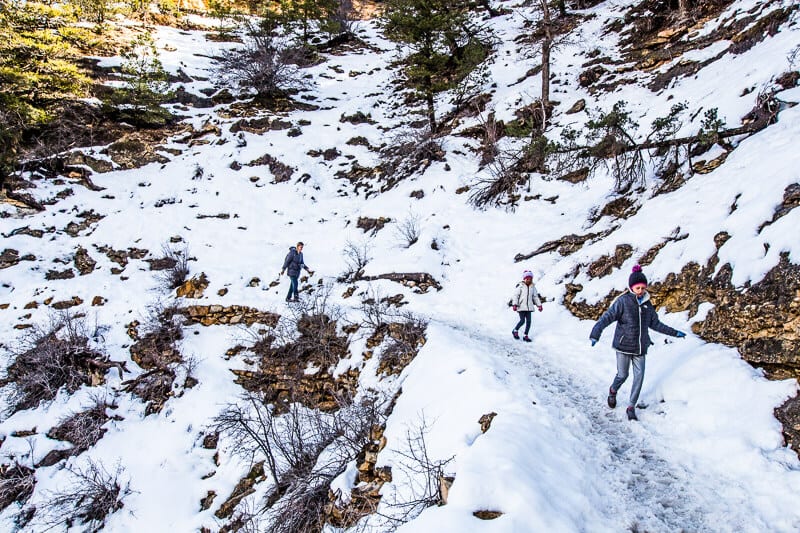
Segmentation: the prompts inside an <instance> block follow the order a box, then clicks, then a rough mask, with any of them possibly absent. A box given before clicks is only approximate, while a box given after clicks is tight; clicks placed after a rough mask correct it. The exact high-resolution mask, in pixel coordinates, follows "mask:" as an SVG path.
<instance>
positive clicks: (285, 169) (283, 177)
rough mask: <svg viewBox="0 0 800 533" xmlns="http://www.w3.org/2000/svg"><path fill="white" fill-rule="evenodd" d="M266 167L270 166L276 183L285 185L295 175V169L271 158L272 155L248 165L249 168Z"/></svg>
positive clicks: (265, 155) (262, 157)
mask: <svg viewBox="0 0 800 533" xmlns="http://www.w3.org/2000/svg"><path fill="white" fill-rule="evenodd" d="M262 165H266V166H269V171H270V172H271V173H272V175H273V176H275V183H283V182H286V181H289V180H290V179H291V178H292V174H294V169H293V168H292V167H290V166H289V165H286V164H284V163H281V162H280V161H278V160H277V159H276V158H274V157H273V156H271V155H270V154H264V155H262V156H261V157H259V158H258V159H254V160H253V161H250V162H249V163H247V166H249V167H255V166H262Z"/></svg>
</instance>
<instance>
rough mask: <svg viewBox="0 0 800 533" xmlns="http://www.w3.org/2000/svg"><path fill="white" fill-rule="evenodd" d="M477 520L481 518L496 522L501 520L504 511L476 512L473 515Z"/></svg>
mask: <svg viewBox="0 0 800 533" xmlns="http://www.w3.org/2000/svg"><path fill="white" fill-rule="evenodd" d="M472 515H473V516H474V517H475V518H480V519H481V520H494V519H495V518H500V517H501V516H503V512H502V511H475V512H474V513H472Z"/></svg>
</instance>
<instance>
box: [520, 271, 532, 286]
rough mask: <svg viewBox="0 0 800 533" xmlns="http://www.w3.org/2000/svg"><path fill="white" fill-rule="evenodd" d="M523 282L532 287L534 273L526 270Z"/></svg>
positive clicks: (523, 274)
mask: <svg viewBox="0 0 800 533" xmlns="http://www.w3.org/2000/svg"><path fill="white" fill-rule="evenodd" d="M522 281H524V282H525V284H526V285H530V284H531V283H533V272H531V271H530V270H526V271H525V272H523V273H522Z"/></svg>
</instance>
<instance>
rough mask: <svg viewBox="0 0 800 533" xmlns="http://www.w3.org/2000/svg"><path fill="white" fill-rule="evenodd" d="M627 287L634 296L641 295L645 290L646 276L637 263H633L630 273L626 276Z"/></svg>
mask: <svg viewBox="0 0 800 533" xmlns="http://www.w3.org/2000/svg"><path fill="white" fill-rule="evenodd" d="M628 288H629V289H630V290H631V292H632V293H633V294H635V295H636V296H641V295H643V294H644V292H645V290H647V278H646V277H645V275H644V272H642V267H640V266H639V265H634V266H633V269H632V271H631V275H630V276H628Z"/></svg>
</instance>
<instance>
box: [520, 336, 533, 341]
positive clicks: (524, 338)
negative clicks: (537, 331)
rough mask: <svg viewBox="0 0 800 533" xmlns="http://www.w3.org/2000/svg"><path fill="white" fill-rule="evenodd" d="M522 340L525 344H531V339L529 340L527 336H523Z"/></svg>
mask: <svg viewBox="0 0 800 533" xmlns="http://www.w3.org/2000/svg"><path fill="white" fill-rule="evenodd" d="M522 340H524V341H525V342H531V338H530V337H528V336H527V335H525V336H524V337H522Z"/></svg>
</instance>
